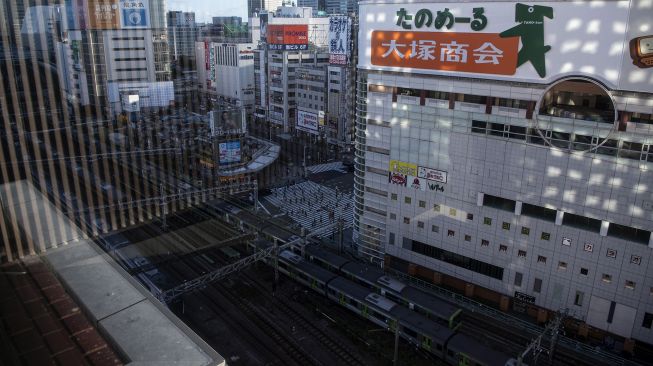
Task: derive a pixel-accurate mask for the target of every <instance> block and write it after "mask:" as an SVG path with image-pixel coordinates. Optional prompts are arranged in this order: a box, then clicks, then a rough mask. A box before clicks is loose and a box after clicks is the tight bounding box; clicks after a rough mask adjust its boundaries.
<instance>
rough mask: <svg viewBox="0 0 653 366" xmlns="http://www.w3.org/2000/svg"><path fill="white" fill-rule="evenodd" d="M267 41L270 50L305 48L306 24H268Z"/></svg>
mask: <svg viewBox="0 0 653 366" xmlns="http://www.w3.org/2000/svg"><path fill="white" fill-rule="evenodd" d="M267 41H268V49H270V50H307V49H308V25H307V24H293V25H288V24H284V25H281V24H269V25H268V26H267Z"/></svg>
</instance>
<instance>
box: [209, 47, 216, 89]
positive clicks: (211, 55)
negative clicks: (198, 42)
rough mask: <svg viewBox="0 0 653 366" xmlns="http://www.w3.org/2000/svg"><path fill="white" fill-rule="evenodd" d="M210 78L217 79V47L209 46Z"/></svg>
mask: <svg viewBox="0 0 653 366" xmlns="http://www.w3.org/2000/svg"><path fill="white" fill-rule="evenodd" d="M209 80H211V81H215V47H209Z"/></svg>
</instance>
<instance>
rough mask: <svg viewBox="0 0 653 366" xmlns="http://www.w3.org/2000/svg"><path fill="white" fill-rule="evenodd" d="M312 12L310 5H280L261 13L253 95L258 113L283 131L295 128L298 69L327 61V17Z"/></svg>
mask: <svg viewBox="0 0 653 366" xmlns="http://www.w3.org/2000/svg"><path fill="white" fill-rule="evenodd" d="M311 13H312V12H311V9H310V8H301V7H280V8H279V9H278V10H277V12H276V13H264V14H262V17H263V18H262V19H265V21H264V22H263V23H262V25H261V40H262V49H260V50H259V51H258V52H257V53H258V55H255V65H256V66H257V69H256V75H257V80H256V81H255V85H256V87H258V89H256V95H257V96H256V98H257V99H259V100H261V102H260V104H257V115H259V116H267V119H268V121H270V122H271V123H272V124H274V125H277V126H278V128H280V129H282V130H283V131H284V132H292V131H294V130H295V122H296V120H297V115H296V88H297V84H296V72H297V69H298V68H299V67H326V66H327V65H328V63H329V55H328V50H327V49H326V45H327V42H328V27H329V19H328V18H313V17H312V14H311ZM289 34H290V36H289Z"/></svg>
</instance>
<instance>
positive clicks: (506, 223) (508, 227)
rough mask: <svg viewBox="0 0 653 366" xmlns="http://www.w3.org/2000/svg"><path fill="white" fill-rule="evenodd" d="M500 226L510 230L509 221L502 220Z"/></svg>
mask: <svg viewBox="0 0 653 366" xmlns="http://www.w3.org/2000/svg"><path fill="white" fill-rule="evenodd" d="M501 228H502V229H503V230H510V223H509V222H504V223H503V224H501Z"/></svg>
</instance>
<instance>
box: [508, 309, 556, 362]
mask: <svg viewBox="0 0 653 366" xmlns="http://www.w3.org/2000/svg"><path fill="white" fill-rule="evenodd" d="M565 317H567V310H563V311H558V312H557V313H556V316H555V318H554V319H553V320H552V321H550V322H549V324H547V325H546V327H545V328H544V331H542V334H540V335H539V336H537V338H535V339H533V340H532V341H531V343H529V344H528V346H527V347H526V350H525V351H524V352H522V353H521V354H520V355H519V356H518V357H517V366H522V365H523V361H524V357H526V356H527V355H528V354H529V353H532V354H533V357H534V364H537V359H538V357H539V356H540V354H541V353H542V352H548V355H549V362H552V361H553V352H554V350H555V344H556V342H557V341H558V333H560V326H561V325H562V321H563V320H564V318H565ZM549 332H550V333H551V341H550V343H549V349H546V348H544V347H542V340H543V339H544V337H546V336H547V334H548V333H549Z"/></svg>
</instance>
